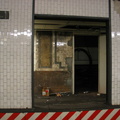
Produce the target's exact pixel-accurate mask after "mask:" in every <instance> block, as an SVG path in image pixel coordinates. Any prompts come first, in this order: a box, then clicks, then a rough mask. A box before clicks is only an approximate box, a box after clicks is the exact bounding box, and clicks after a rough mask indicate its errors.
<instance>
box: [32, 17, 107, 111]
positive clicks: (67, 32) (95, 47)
mask: <svg viewBox="0 0 120 120" xmlns="http://www.w3.org/2000/svg"><path fill="white" fill-rule="evenodd" d="M34 25H35V26H34V107H36V108H40V109H49V110H53V109H54V110H55V109H57V110H58V109H60V110H62V109H64V110H65V109H70V105H71V103H72V106H71V107H72V108H71V109H73V108H74V109H81V108H85V107H86V106H84V105H85V104H87V108H89V107H90V108H91V103H87V98H86V96H87V97H90V96H88V94H84V93H90V95H91V93H92V92H94V93H95V94H94V99H92V98H91V101H92V102H93V101H94V105H93V106H94V107H95V105H98V103H95V102H96V100H95V98H96V99H97V100H98V98H97V94H99V95H100V94H104V95H106V74H107V73H106V56H107V55H106V35H107V32H106V29H107V25H106V20H105V21H104V20H103V21H102V20H96V19H95V20H94V19H92V20H89V19H68V18H67V19H66V18H64V19H57V18H54V17H53V18H49V17H48V18H44V17H43V18H42V19H41V17H40V16H37V17H36V18H35V21H34ZM103 46H104V49H103ZM103 53H104V54H103ZM102 56H103V57H102ZM104 58H105V59H104ZM103 66H105V67H103ZM103 76H104V77H103ZM103 86H104V87H103ZM79 93H82V95H83V96H82V97H81V96H80V95H81V94H79ZM81 98H82V100H81ZM76 99H77V100H78V101H76ZM83 99H84V100H83ZM105 100H106V97H102V105H103V103H104V102H106V101H105ZM75 101H76V102H78V105H79V108H78V107H77V106H78V105H77V106H76V104H74V103H75ZM83 101H84V102H85V101H86V103H84V104H82V102H83ZM91 101H90V102H91ZM88 104H89V105H88ZM99 105H100V106H102V105H101V104H99ZM103 106H104V105H103Z"/></svg>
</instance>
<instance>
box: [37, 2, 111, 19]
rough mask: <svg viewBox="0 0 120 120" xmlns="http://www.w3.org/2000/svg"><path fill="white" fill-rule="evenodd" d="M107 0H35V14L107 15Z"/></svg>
mask: <svg viewBox="0 0 120 120" xmlns="http://www.w3.org/2000/svg"><path fill="white" fill-rule="evenodd" d="M108 10H109V6H108V0H75V2H74V1H73V0H52V1H51V0H35V14H49V15H51V14H52V15H76V16H87V17H88V16H93V17H108V16H109V11H108Z"/></svg>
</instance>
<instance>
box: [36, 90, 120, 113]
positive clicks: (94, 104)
mask: <svg viewBox="0 0 120 120" xmlns="http://www.w3.org/2000/svg"><path fill="white" fill-rule="evenodd" d="M34 102H35V104H34V107H35V109H36V110H38V111H47V112H48V111H49V112H50V111H52V112H54V111H55V112H56V111H81V110H97V109H112V108H117V107H119V108H120V106H112V105H107V104H106V95H97V93H96V92H90V93H89V92H86V93H79V94H75V95H72V94H69V93H66V94H63V95H62V96H61V97H57V96H49V97H46V96H44V97H43V96H37V97H35V99H34Z"/></svg>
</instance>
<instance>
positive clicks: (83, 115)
mask: <svg viewBox="0 0 120 120" xmlns="http://www.w3.org/2000/svg"><path fill="white" fill-rule="evenodd" d="M0 120H120V109H107V110H94V111H80V112H41V113H37V112H36V113H34V112H33V113H32V112H31V113H0Z"/></svg>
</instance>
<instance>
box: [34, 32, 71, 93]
mask: <svg viewBox="0 0 120 120" xmlns="http://www.w3.org/2000/svg"><path fill="white" fill-rule="evenodd" d="M36 33H38V34H35V39H34V40H35V41H34V61H35V62H34V94H35V95H41V94H42V88H46V87H48V88H49V89H50V94H51V93H58V92H72V59H73V43H72V41H73V35H72V33H71V32H52V31H37V32H36ZM47 33H50V34H47ZM50 39H51V41H50V44H51V48H50V49H51V53H50V57H49V58H48V54H49V52H50V51H46V50H44V48H46V47H47V46H49V44H48V43H49V42H48V40H50ZM43 41H44V44H43ZM45 42H46V43H45ZM41 51H43V52H44V57H42V56H43V54H42V52H41ZM42 59H43V60H44V61H46V60H47V61H48V59H49V60H51V66H47V64H46V62H42V66H41V65H39V64H38V63H41V61H42ZM47 63H48V62H47Z"/></svg>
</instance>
